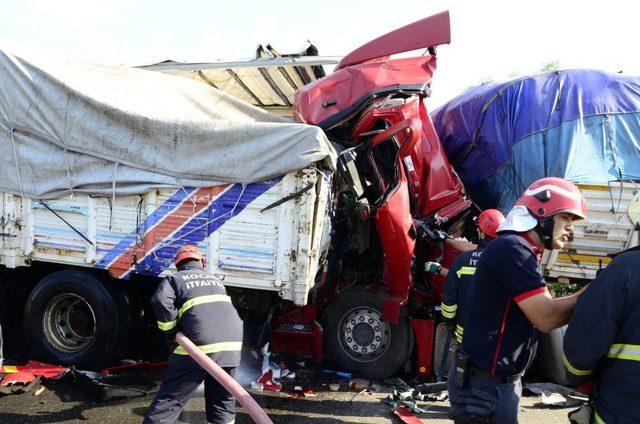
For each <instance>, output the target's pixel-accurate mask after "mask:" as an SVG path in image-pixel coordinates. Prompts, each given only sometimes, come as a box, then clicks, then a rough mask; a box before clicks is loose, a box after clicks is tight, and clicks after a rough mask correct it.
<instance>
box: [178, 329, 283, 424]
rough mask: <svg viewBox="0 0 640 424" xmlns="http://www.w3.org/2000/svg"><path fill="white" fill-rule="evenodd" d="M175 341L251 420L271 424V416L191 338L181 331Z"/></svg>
mask: <svg viewBox="0 0 640 424" xmlns="http://www.w3.org/2000/svg"><path fill="white" fill-rule="evenodd" d="M176 341H177V342H178V344H179V345H180V346H182V348H183V349H184V350H186V351H187V353H188V354H189V355H190V356H191V357H192V358H193V359H194V360H195V361H196V362H197V363H198V364H200V366H201V367H202V368H204V369H205V371H207V372H208V373H209V374H211V377H213V378H215V379H216V380H217V381H218V383H220V384H221V385H222V386H223V387H224V388H225V389H227V391H228V392H229V393H231V394H232V395H233V397H235V398H236V400H237V401H238V402H239V403H240V405H242V406H243V407H244V408H245V409H246V410H247V412H249V415H251V418H253V421H255V422H256V423H258V424H273V421H271V418H269V416H268V415H267V414H266V413H265V412H264V411H263V410H262V408H260V406H259V405H258V404H257V403H256V401H255V400H253V398H252V397H251V395H250V394H249V393H247V391H246V390H245V389H243V388H242V386H241V385H240V384H238V382H237V381H235V380H234V379H233V378H232V377H231V376H230V375H229V374H227V372H226V371H225V370H223V369H222V368H221V367H220V366H219V365H218V364H216V363H215V362H214V361H213V360H212V359H211V358H209V357H208V356H207V355H205V354H204V353H203V352H202V351H201V350H200V349H198V348H197V347H196V345H194V344H193V342H192V341H191V340H189V339H188V338H187V336H185V335H184V334H182V333H181V332H178V334H176Z"/></svg>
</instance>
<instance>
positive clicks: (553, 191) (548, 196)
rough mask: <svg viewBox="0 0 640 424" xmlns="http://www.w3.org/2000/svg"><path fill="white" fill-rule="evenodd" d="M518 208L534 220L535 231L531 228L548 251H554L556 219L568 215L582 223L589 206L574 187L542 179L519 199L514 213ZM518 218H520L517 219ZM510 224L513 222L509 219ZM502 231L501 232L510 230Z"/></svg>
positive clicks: (555, 180)
mask: <svg viewBox="0 0 640 424" xmlns="http://www.w3.org/2000/svg"><path fill="white" fill-rule="evenodd" d="M518 208H526V211H527V212H528V214H529V215H530V216H531V217H532V218H534V219H535V228H534V227H533V226H531V227H530V229H533V230H535V232H536V233H538V235H539V236H540V239H541V240H542V242H543V244H544V246H545V248H547V249H552V248H553V246H552V244H553V229H554V226H555V221H554V219H553V217H554V215H557V214H560V213H568V214H571V215H573V216H574V217H577V218H579V219H586V217H587V203H586V202H585V200H584V197H582V193H581V192H580V189H579V188H578V187H577V186H576V185H575V184H573V183H571V182H569V181H567V180H564V179H562V178H556V177H547V178H541V179H539V180H538V181H536V182H534V183H533V184H531V185H530V186H529V188H527V190H526V191H525V192H524V193H523V194H522V196H520V198H519V199H518V201H517V202H516V205H515V206H514V208H513V210H512V212H515V211H516V210H517V209H518ZM509 215H511V212H509ZM515 215H517V214H514V217H515ZM507 221H510V219H509V217H507ZM514 222H515V221H514ZM505 224H506V223H505ZM503 227H504V228H500V230H506V229H508V228H506V226H503Z"/></svg>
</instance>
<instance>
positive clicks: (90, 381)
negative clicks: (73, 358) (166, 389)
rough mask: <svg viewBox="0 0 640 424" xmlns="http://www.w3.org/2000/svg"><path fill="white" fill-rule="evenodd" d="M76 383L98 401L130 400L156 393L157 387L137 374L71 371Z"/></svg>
mask: <svg viewBox="0 0 640 424" xmlns="http://www.w3.org/2000/svg"><path fill="white" fill-rule="evenodd" d="M72 372H73V376H74V378H75V380H76V382H77V383H78V384H79V385H80V386H82V387H83V388H84V389H86V390H87V391H88V392H89V393H91V394H93V395H94V396H96V397H97V398H98V399H100V400H103V401H108V400H111V399H114V398H130V397H137V396H145V395H149V394H153V393H156V392H157V391H158V385H157V384H155V383H154V382H152V381H150V380H148V379H147V378H144V377H143V376H141V375H140V374H138V373H125V374H113V375H110V374H103V373H99V372H93V371H80V370H76V369H72Z"/></svg>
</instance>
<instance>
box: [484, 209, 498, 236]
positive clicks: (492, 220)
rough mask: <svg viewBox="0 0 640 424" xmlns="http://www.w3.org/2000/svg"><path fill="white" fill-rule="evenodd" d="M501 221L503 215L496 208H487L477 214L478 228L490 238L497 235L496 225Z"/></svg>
mask: <svg viewBox="0 0 640 424" xmlns="http://www.w3.org/2000/svg"><path fill="white" fill-rule="evenodd" d="M503 222H504V215H503V214H502V212H500V211H499V210H497V209H487V210H486V211H483V212H482V213H481V214H480V216H478V228H479V229H480V231H482V232H483V233H485V234H486V235H488V236H489V237H492V238H495V237H496V236H497V235H498V234H497V231H498V227H499V226H500V224H502V223H503Z"/></svg>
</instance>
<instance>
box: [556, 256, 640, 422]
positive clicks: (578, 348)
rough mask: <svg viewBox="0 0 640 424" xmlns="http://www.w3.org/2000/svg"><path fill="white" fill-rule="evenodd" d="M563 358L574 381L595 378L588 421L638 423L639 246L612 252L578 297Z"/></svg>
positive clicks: (639, 361) (639, 371) (639, 363)
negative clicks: (591, 416) (614, 254)
mask: <svg viewBox="0 0 640 424" xmlns="http://www.w3.org/2000/svg"><path fill="white" fill-rule="evenodd" d="M562 359H563V362H564V364H565V367H566V368H567V370H568V371H569V375H570V376H571V377H573V380H576V381H580V380H584V379H593V380H595V391H594V392H593V393H592V401H593V407H594V408H592V409H591V411H588V414H587V416H588V415H592V414H593V418H591V422H596V423H637V422H638V421H640V246H636V247H634V248H632V249H629V250H627V251H624V252H622V253H619V254H618V255H616V256H615V258H614V260H613V262H611V264H609V266H607V267H606V268H605V269H604V270H603V271H602V272H600V273H599V274H598V276H597V278H596V279H595V280H593V282H592V283H591V284H589V287H588V288H587V289H586V290H585V291H584V293H583V294H582V295H581V296H580V299H579V300H578V303H577V305H576V310H575V313H574V315H573V317H572V318H571V321H569V327H568V329H567V332H566V334H565V339H564V356H563V358H562ZM585 409H586V408H585ZM593 409H595V411H593ZM577 415H578V416H579V415H580V414H577ZM570 418H574V417H573V416H570ZM576 418H577V417H576ZM572 422H590V419H589V418H587V419H586V420H584V421H580V420H578V419H574V421H572Z"/></svg>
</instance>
